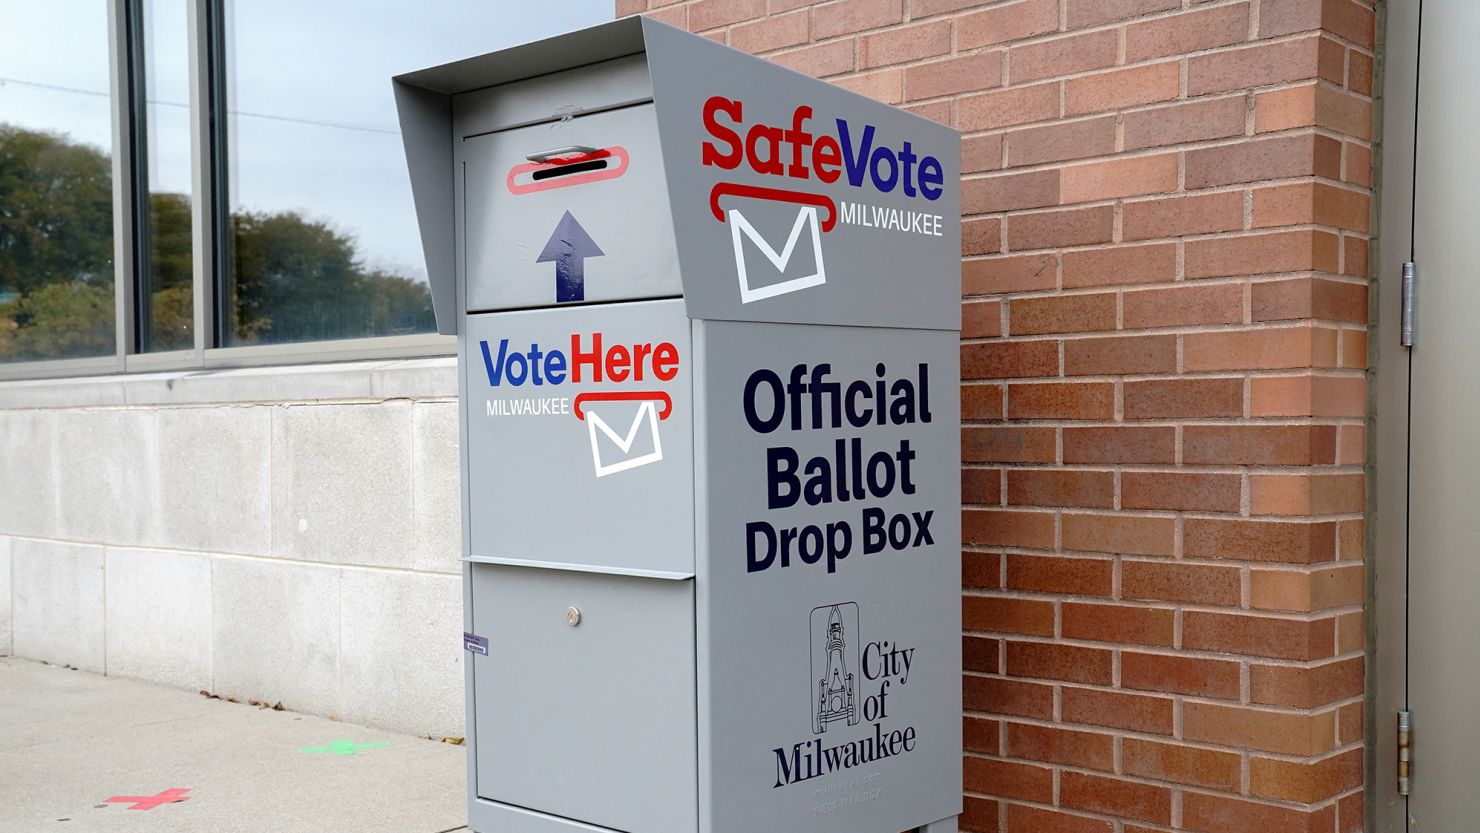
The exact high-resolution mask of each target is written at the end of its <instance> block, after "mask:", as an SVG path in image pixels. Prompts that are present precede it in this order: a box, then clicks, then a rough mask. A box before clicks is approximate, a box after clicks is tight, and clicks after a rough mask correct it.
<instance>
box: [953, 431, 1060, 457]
mask: <svg viewBox="0 0 1480 833" xmlns="http://www.w3.org/2000/svg"><path fill="white" fill-rule="evenodd" d="M1054 444H1055V443H1054V429H1052V428H1023V427H1019V426H1015V425H1002V426H998V425H990V426H975V425H971V426H966V427H963V428H962V429H961V458H962V459H963V460H964V461H966V462H968V463H1052V462H1054V455H1055V449H1054Z"/></svg>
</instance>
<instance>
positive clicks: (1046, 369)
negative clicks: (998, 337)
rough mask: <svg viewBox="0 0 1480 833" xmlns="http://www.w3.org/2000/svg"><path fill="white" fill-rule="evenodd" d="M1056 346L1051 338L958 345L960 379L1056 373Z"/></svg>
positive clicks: (1057, 365)
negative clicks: (959, 352)
mask: <svg viewBox="0 0 1480 833" xmlns="http://www.w3.org/2000/svg"><path fill="white" fill-rule="evenodd" d="M1058 373H1059V348H1058V345H1057V344H1055V343H1054V342H1052V341H1009V342H990V343H986V344H963V345H961V378H963V379H1004V378H1014V377H1024V376H1057V375H1058Z"/></svg>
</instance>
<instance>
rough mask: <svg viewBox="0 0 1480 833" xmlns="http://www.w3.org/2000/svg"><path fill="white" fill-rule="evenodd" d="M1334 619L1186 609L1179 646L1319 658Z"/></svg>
mask: <svg viewBox="0 0 1480 833" xmlns="http://www.w3.org/2000/svg"><path fill="white" fill-rule="evenodd" d="M1066 618H1067V614H1066ZM1333 622H1334V620H1332V619H1317V620H1315V621H1306V620H1303V619H1283V618H1277V617H1273V616H1250V615H1247V614H1242V613H1206V612H1203V611H1193V610H1189V611H1186V612H1184V613H1183V614H1182V647H1183V648H1189V649H1192V650H1194V651H1220V652H1222V653H1228V654H1246V655H1249V656H1256V657H1272V658H1274V659H1298V660H1312V659H1322V658H1325V657H1329V656H1331V654H1332V652H1333V651H1334V650H1335V645H1334V640H1335V628H1334V625H1333ZM1067 632H1068V627H1067V623H1066V625H1065V633H1066V634H1067Z"/></svg>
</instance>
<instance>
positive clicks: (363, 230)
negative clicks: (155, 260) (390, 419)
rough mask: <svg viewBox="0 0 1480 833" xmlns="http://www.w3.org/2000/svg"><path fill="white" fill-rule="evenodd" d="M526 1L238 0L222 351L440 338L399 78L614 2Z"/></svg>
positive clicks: (233, 14)
mask: <svg viewBox="0 0 1480 833" xmlns="http://www.w3.org/2000/svg"><path fill="white" fill-rule="evenodd" d="M521 5H526V4H505V3H487V2H479V0H444V2H440V3H437V4H435V6H434V7H428V6H422V5H418V4H415V3H404V2H389V1H388V0H375V2H365V0H355V2H349V0H332V2H327V1H326V2H320V3H300V2H296V0H250V2H247V1H246V0H240V2H238V1H237V0H227V2H226V17H225V29H226V31H225V40H226V55H225V60H226V65H227V84H226V86H227V89H226V104H227V111H228V112H227V119H226V121H227V130H228V136H227V143H226V155H227V158H228V160H229V161H228V169H229V178H228V184H227V193H228V202H229V208H230V229H229V235H228V236H229V240H228V248H227V252H228V255H227V261H228V263H227V269H226V271H227V276H226V287H225V291H224V292H223V293H222V298H223V301H224V303H225V305H226V309H225V311H224V312H225V314H224V316H223V317H224V318H225V323H224V326H223V328H222V330H223V331H222V334H221V336H222V339H221V340H222V346H232V345H240V344H266V343H273V342H289V341H306V340H311V339H332V338H356V337H365V336H384V335H399V334H405V333H424V332H431V331H433V330H434V329H435V326H436V325H435V321H434V320H433V318H432V300H431V294H430V292H429V291H428V289H427V282H426V269H425V266H424V261H423V260H422V253H421V239H420V237H419V235H418V231H417V225H416V211H415V208H414V206H413V205H412V202H411V184H410V181H409V179H408V178H407V175H406V167H405V161H404V159H405V158H404V155H403V152H402V148H401V136H400V132H399V129H398V127H397V122H396V107H395V101H394V99H393V98H392V95H391V84H390V78H391V76H392V75H395V74H396V73H399V72H405V71H407V70H412V69H418V68H420V67H424V66H429V65H432V64H437V63H442V62H445V61H450V60H455V59H457V58H464V57H467V56H469V55H476V54H479V53H483V52H488V51H491V50H494V49H499V48H502V47H505V46H510V45H512V44H514V43H517V42H520V41H523V40H532V39H534V38H536V37H540V36H543V35H549V34H554V33H555V32H556V31H558V30H563V29H566V28H575V27H578V26H586V25H592V24H595V23H599V22H601V21H602V20H609V19H610V18H611V9H612V6H611V3H610V0H563V2H562V4H561V14H560V15H558V16H554V18H558V19H550V16H544V18H542V17H541V16H540V15H536V14H533V13H531V12H530V11H529V10H527V9H526V10H525V12H524V13H522V14H521V13H520V12H519V11H518V9H517V8H516V7H517V6H521ZM541 21H543V22H541ZM536 27H543V28H536Z"/></svg>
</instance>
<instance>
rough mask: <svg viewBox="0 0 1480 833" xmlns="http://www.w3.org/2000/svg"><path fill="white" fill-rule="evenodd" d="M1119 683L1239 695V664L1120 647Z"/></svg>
mask: <svg viewBox="0 0 1480 833" xmlns="http://www.w3.org/2000/svg"><path fill="white" fill-rule="evenodd" d="M1120 685H1121V687H1122V688H1129V689H1135V690H1137V691H1152V692H1159V693H1162V694H1187V695H1191V696H1193V697H1216V698H1219V699H1223V700H1237V699H1238V698H1239V664H1238V663H1237V662H1233V661H1230V660H1222V659H1203V658H1201V657H1185V656H1171V655H1167V654H1145V653H1141V652H1140V651H1122V652H1121V654H1120Z"/></svg>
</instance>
